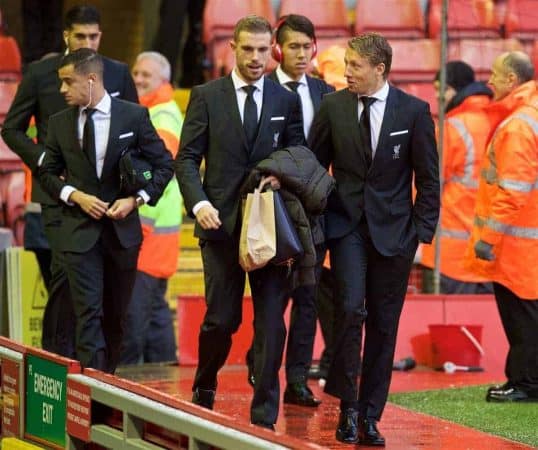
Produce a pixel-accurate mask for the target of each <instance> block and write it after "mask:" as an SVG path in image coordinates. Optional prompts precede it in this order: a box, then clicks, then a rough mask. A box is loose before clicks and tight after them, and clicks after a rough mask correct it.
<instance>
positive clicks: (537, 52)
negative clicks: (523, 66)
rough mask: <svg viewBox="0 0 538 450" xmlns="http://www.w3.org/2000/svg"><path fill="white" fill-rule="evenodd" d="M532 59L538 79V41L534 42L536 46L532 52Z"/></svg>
mask: <svg viewBox="0 0 538 450" xmlns="http://www.w3.org/2000/svg"><path fill="white" fill-rule="evenodd" d="M531 59H532V62H533V64H534V70H535V74H534V75H535V78H536V77H538V73H536V71H538V40H536V41H534V46H533V47H532V50H531Z"/></svg>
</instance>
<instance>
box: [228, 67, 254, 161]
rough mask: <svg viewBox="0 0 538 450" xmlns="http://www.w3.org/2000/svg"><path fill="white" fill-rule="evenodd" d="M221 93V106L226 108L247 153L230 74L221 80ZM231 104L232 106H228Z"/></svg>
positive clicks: (245, 139) (245, 137)
mask: <svg viewBox="0 0 538 450" xmlns="http://www.w3.org/2000/svg"><path fill="white" fill-rule="evenodd" d="M222 95H223V97H224V98H223V99H222V103H221V104H222V105H223V108H226V111H227V113H229V114H230V116H231V117H230V119H231V123H232V125H233V127H234V129H235V132H236V134H237V136H240V139H241V143H242V144H243V150H244V152H245V154H246V155H248V152H249V149H248V144H247V136H246V134H245V129H244V128H243V122H242V121H241V115H240V114H239V107H238V105H237V95H236V93H235V89H234V84H233V81H232V77H231V75H230V76H228V77H226V78H225V79H224V80H223V85H222ZM231 105H233V106H232V107H231V108H230V106H231Z"/></svg>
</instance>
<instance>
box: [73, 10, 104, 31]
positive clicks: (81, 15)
mask: <svg viewBox="0 0 538 450" xmlns="http://www.w3.org/2000/svg"><path fill="white" fill-rule="evenodd" d="M74 24H82V25H93V24H97V25H99V26H100V25H101V14H99V11H98V10H97V8H96V7H95V6H91V5H76V6H73V7H72V8H71V9H69V11H67V13H66V14H65V19H64V30H69V29H71V28H73V25H74Z"/></svg>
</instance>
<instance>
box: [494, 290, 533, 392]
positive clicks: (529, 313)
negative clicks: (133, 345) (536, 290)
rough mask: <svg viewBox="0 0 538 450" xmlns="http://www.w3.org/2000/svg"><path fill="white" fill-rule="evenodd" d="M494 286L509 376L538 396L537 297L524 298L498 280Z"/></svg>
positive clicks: (507, 376) (512, 381)
mask: <svg viewBox="0 0 538 450" xmlns="http://www.w3.org/2000/svg"><path fill="white" fill-rule="evenodd" d="M493 289H494V292H495V300H496V301H497V307H498V309H499V314H500V316H501V321H502V324H503V328H504V332H505V333H506V337H507V339H508V344H509V349H508V355H507V357H506V366H505V374H506V378H507V379H508V381H509V382H510V384H512V385H514V386H516V387H518V388H520V389H522V390H523V391H526V392H528V393H529V394H530V395H532V396H536V397H538V299H535V300H522V299H521V298H519V297H518V296H517V295H516V294H514V293H513V292H512V291H511V290H509V289H508V288H506V287H505V286H503V285H501V284H499V283H493Z"/></svg>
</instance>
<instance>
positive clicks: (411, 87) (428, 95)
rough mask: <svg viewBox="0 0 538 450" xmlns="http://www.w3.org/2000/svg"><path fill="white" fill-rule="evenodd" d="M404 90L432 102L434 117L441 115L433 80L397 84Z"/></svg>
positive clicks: (431, 107)
mask: <svg viewBox="0 0 538 450" xmlns="http://www.w3.org/2000/svg"><path fill="white" fill-rule="evenodd" d="M397 86H398V87H399V88H400V89H401V90H402V91H405V92H407V93H408V94H411V95H414V96H415V97H418V98H420V99H422V100H424V101H425V102H428V103H429V104H430V110H431V113H432V115H433V116H434V117H437V116H438V115H439V102H438V101H437V94H436V92H435V88H434V87H433V81H430V82H427V81H425V82H423V83H401V84H398V85H397Z"/></svg>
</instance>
